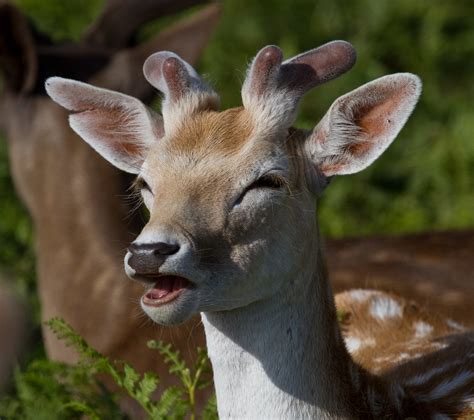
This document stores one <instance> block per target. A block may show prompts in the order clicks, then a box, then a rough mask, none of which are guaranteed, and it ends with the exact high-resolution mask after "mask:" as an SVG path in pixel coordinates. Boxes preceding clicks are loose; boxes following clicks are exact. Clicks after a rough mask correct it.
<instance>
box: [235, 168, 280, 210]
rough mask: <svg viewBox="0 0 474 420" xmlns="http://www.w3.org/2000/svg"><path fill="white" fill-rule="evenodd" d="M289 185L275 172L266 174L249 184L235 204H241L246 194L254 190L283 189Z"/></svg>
mask: <svg viewBox="0 0 474 420" xmlns="http://www.w3.org/2000/svg"><path fill="white" fill-rule="evenodd" d="M286 185H287V182H286V180H285V179H284V178H282V177H281V176H278V175H274V174H266V175H263V176H261V177H260V178H258V179H257V180H256V181H254V182H252V183H251V184H250V185H248V186H247V187H246V188H245V189H244V190H243V191H242V194H240V196H239V198H238V199H237V200H236V201H235V203H234V206H236V205H239V204H240V203H241V202H242V200H243V199H244V197H245V195H246V194H247V193H248V192H249V191H252V190H260V189H261V190H264V189H267V190H281V189H282V188H283V187H285V186H286Z"/></svg>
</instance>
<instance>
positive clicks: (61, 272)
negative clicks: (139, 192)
mask: <svg viewBox="0 0 474 420" xmlns="http://www.w3.org/2000/svg"><path fill="white" fill-rule="evenodd" d="M199 3H204V2H203V1H202V0H191V1H190V0H186V1H173V2H168V1H153V2H140V4H137V2H135V1H123V0H119V1H116V0H108V1H106V2H104V9H103V10H102V12H101V14H100V15H99V16H98V18H97V20H96V21H95V22H93V23H92V24H91V25H90V27H89V28H88V29H87V30H86V32H85V33H84V35H83V36H82V38H81V40H80V41H78V42H77V43H68V44H66V45H63V44H55V43H53V42H52V41H51V40H49V39H48V38H47V37H46V36H45V35H44V34H40V33H39V32H38V30H37V29H36V28H34V27H32V26H31V24H30V23H29V22H28V20H27V19H26V17H25V16H24V15H23V13H21V12H20V11H19V10H18V9H17V8H16V7H14V6H13V5H11V4H9V3H4V2H0V68H1V70H2V73H3V74H2V76H3V80H2V81H3V86H2V87H3V89H2V92H1V95H0V130H1V131H2V134H3V133H4V134H5V138H6V140H7V146H8V152H9V160H10V168H11V172H12V178H13V181H14V184H15V188H16V191H17V192H18V194H19V196H20V198H21V200H22V202H23V203H24V205H25V207H26V209H27V210H28V212H29V214H30V216H31V219H32V222H33V225H34V230H35V248H36V256H37V261H36V265H37V287H38V294H39V300H40V302H41V319H42V320H43V321H47V320H49V319H51V318H52V317H57V316H59V317H62V318H64V319H65V320H66V321H67V322H68V323H69V324H71V325H72V327H73V328H74V329H75V330H76V331H77V332H78V333H79V334H80V335H81V336H82V337H84V338H85V339H86V340H87V341H88V342H89V343H90V344H91V345H92V346H93V347H94V348H96V349H97V350H98V351H99V352H101V353H102V354H104V355H107V356H108V357H110V358H111V359H112V360H122V361H125V362H127V363H131V364H132V365H133V366H134V367H135V368H136V369H137V370H138V371H140V372H145V371H154V372H156V373H158V374H159V376H160V391H161V390H162V389H164V388H167V387H169V386H172V385H176V384H178V383H179V381H178V379H177V378H176V377H175V376H174V375H172V374H170V373H169V371H168V367H167V365H166V364H165V363H164V361H163V360H160V357H159V356H158V355H157V354H156V351H153V350H151V349H148V347H147V341H148V340H151V339H153V338H160V339H162V340H164V341H166V342H169V343H172V344H173V346H174V348H175V349H177V350H179V351H180V352H181V354H182V356H183V358H184V359H185V360H186V362H187V363H192V361H193V360H195V348H196V347H197V346H203V345H204V335H203V332H202V329H201V328H198V326H199V323H200V321H199V319H194V320H191V321H190V322H189V323H187V325H183V326H182V327H181V328H176V329H169V328H164V327H163V328H161V327H158V326H157V325H152V323H151V322H149V321H147V319H146V318H145V317H144V316H143V315H142V314H141V313H140V311H139V310H137V307H136V304H135V302H136V301H138V300H139V298H140V292H141V288H140V287H139V286H138V285H136V284H132V283H131V282H128V281H127V277H126V276H125V274H124V272H123V270H122V262H121V261H122V252H123V250H124V249H125V248H126V246H127V244H128V243H129V242H130V240H131V238H133V236H134V233H135V232H138V231H139V230H140V228H141V225H142V222H141V219H140V217H139V215H138V214H133V213H132V210H133V207H134V206H135V203H134V202H128V201H127V200H126V199H125V198H124V194H126V193H127V190H128V188H129V186H130V182H131V180H130V177H127V176H124V174H123V173H122V172H120V171H118V170H116V169H115V168H114V167H112V166H111V165H109V164H108V163H107V162H105V161H103V160H102V159H101V158H100V157H99V156H98V155H97V154H96V153H95V152H93V151H92V150H91V149H90V148H89V147H88V146H87V145H86V144H84V143H83V142H81V141H79V140H78V139H77V138H76V135H75V134H74V133H73V132H72V131H71V130H70V129H69V126H68V122H67V113H66V112H65V111H64V110H63V109H61V108H60V107H59V106H57V105H56V104H55V103H54V102H52V101H51V100H50V99H49V97H48V96H47V95H46V93H45V91H44V81H45V79H46V77H48V76H52V75H54V74H72V75H74V77H76V78H78V79H80V80H84V81H89V82H91V83H95V84H97V85H99V86H102V87H106V88H111V89H119V90H122V91H124V92H127V93H129V94H131V95H134V96H136V97H138V98H140V99H141V100H143V101H145V102H149V101H151V100H152V99H153V97H154V88H153V87H152V86H150V85H148V84H147V83H146V81H145V80H143V81H141V80H138V81H137V80H136V79H137V75H139V74H141V67H142V64H143V61H144V60H145V59H146V57H148V56H149V55H150V54H151V53H152V52H154V51H156V50H157V49H161V48H172V49H175V50H176V51H178V52H179V53H180V54H182V55H183V57H186V59H187V60H189V61H190V62H191V63H195V62H197V60H198V58H199V57H200V55H201V53H202V51H203V49H204V47H205V46H206V45H207V43H208V42H209V39H210V37H211V36H212V34H213V32H214V29H215V27H216V25H217V22H218V20H219V15H220V6H219V5H218V4H216V3H214V4H210V5H209V4H208V5H204V7H202V8H201V9H200V10H199V11H197V12H195V13H192V14H191V15H189V16H187V17H186V18H184V19H180V20H179V21H177V22H175V23H173V24H172V25H170V26H168V27H166V28H165V29H163V30H162V31H161V32H159V33H158V34H155V35H153V36H152V37H151V38H149V39H148V40H146V41H143V42H140V43H138V42H137V41H136V38H135V34H136V32H137V30H138V29H139V27H140V25H142V24H143V23H146V22H148V21H150V20H153V19H156V18H157V17H160V16H166V15H169V14H173V13H176V12H177V11H180V10H182V9H184V8H186V7H188V6H191V5H196V4H199ZM119 22H120V24H118V23H119ZM2 140H3V139H2ZM98 179H99V181H98ZM99 250H102V251H100V252H99ZM111 286H113V290H112V289H110V287H111ZM0 293H2V290H1V289H0ZM11 295H12V294H11V293H7V289H5V294H4V296H5V300H6V299H7V297H8V296H11ZM2 299H3V297H2ZM12 301H13V299H12ZM106 302H108V304H106ZM110 305H112V306H113V309H112V308H111V306H110ZM6 308H7V307H5V310H6ZM1 312H2V313H1V314H0V318H1V319H0V322H4V323H5V325H6V324H7V322H8V325H10V327H8V328H7V330H11V331H12V332H13V331H14V330H15V328H16V327H15V325H17V324H18V322H13V320H12V317H10V316H7V314H5V315H4V311H3V309H2V311H1ZM25 312H26V309H25ZM86 313H87V314H88V316H84V314H86ZM10 321H11V322H10ZM42 333H43V339H44V345H45V350H46V355H47V356H48V358H50V359H52V360H55V361H59V362H65V363H70V364H73V363H75V362H77V360H78V355H77V353H76V352H75V351H74V350H73V349H72V348H70V347H67V346H66V345H65V344H64V343H63V342H62V341H61V340H58V339H57V338H56V336H55V335H54V334H53V333H52V331H50V330H49V328H47V327H46V326H44V325H42ZM137 348H139V349H140V351H138V352H137ZM4 356H5V357H4ZM6 356H7V353H6V352H5V353H3V352H2V354H1V355H0V359H1V360H0V364H2V363H4V364H5V365H8V366H10V368H11V363H12V361H13V360H12V358H11V357H10V356H8V357H6ZM3 359H5V361H4V362H3ZM107 385H109V386H110V387H111V388H112V385H113V384H112V383H110V384H107ZM112 390H113V391H116V389H114V388H112ZM117 391H118V390H117ZM200 398H201V397H200ZM202 398H205V396H203V397H202Z"/></svg>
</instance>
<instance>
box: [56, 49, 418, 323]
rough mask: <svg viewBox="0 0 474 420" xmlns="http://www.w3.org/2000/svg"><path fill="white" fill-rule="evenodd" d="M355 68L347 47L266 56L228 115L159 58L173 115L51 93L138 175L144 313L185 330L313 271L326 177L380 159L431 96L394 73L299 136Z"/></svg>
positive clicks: (157, 82) (108, 99) (136, 250)
mask: <svg viewBox="0 0 474 420" xmlns="http://www.w3.org/2000/svg"><path fill="white" fill-rule="evenodd" d="M354 59H355V55H354V51H353V49H352V47H351V46H350V45H349V44H347V43H345V42H342V41H337V42H333V43H329V44H326V45H324V46H322V47H320V48H318V49H315V50H311V51H309V52H307V53H305V54H302V55H299V56H296V57H294V58H292V59H290V60H287V61H285V62H282V55H281V51H280V50H279V49H278V48H277V47H274V46H269V47H266V48H264V49H263V50H261V51H260V53H259V54H258V55H257V56H256V58H255V59H254V61H253V63H252V65H251V67H250V70H249V73H248V76H247V79H246V81H245V83H244V86H243V90H242V97H243V104H244V106H243V107H242V108H236V109H230V110H227V111H223V112H217V111H216V110H217V107H218V99H217V96H216V94H215V93H214V92H212V91H211V90H210V89H209V88H208V87H207V86H206V85H205V84H204V83H203V82H202V81H201V79H200V78H199V76H198V75H197V74H196V72H195V71H194V69H192V67H191V66H189V64H187V63H186V62H184V61H183V60H181V59H180V58H178V57H177V56H175V55H174V54H172V53H167V52H164V53H156V54H154V55H152V56H151V57H150V58H149V59H148V60H147V61H146V62H145V66H144V73H145V77H146V78H147V79H148V81H149V82H150V83H151V84H152V85H154V86H155V87H157V88H158V89H160V90H161V91H162V92H163V93H164V94H165V100H164V103H163V107H162V111H163V117H161V116H159V115H157V114H155V113H154V112H153V111H151V110H149V109H147V108H146V107H145V106H144V105H143V104H142V103H141V102H139V101H138V100H136V99H134V98H131V97H128V96H125V95H122V94H119V93H117V92H111V91H107V90H104V89H99V88H95V87H93V86H90V85H86V84H83V83H80V82H74V81H70V80H65V79H60V78H53V79H50V80H49V81H48V82H47V90H48V93H49V94H50V96H52V98H53V99H55V100H56V101H57V102H59V103H60V104H61V105H63V106H64V107H66V108H68V109H70V110H73V111H75V113H74V114H72V115H71V117H70V124H71V126H72V128H73V129H74V130H75V131H76V132H77V133H78V134H79V135H81V136H82V137H83V138H84V140H86V141H87V142H88V143H89V144H90V145H91V146H92V147H94V148H95V149H96V150H97V151H98V152H99V153H100V154H101V155H102V156H104V157H105V158H106V159H108V160H109V161H110V162H111V163H113V164H115V165H116V166H117V167H119V168H121V169H123V170H126V171H128V172H132V173H135V174H137V181H136V184H137V187H138V188H139V189H140V192H141V194H142V196H143V199H144V202H145V204H146V206H147V207H148V209H149V211H150V219H149V221H148V223H147V224H146V226H145V227H144V229H143V231H142V232H141V233H140V235H139V236H138V237H137V239H136V240H135V241H134V242H133V243H132V244H131V245H130V247H129V249H128V252H127V254H126V256H125V270H126V272H127V274H128V275H129V277H131V278H132V279H136V280H140V281H142V282H144V283H145V284H146V285H147V292H146V293H145V295H144V296H143V298H142V300H141V305H142V308H143V309H144V310H145V312H146V313H147V314H148V315H149V316H150V317H151V318H152V319H153V320H155V321H157V322H159V323H165V324H168V323H177V322H182V321H184V320H186V319H188V318H190V317H191V316H192V315H194V314H196V313H197V312H201V311H221V310H228V309H234V308H237V307H240V306H245V305H248V304H250V303H252V302H255V301H257V300H262V299H265V298H268V297H269V296H271V295H272V294H275V293H278V292H280V291H282V290H284V288H285V287H289V286H288V283H289V282H291V279H292V278H295V277H296V276H295V275H294V274H295V273H296V272H297V271H298V270H301V268H302V267H304V265H305V264H308V263H309V262H308V261H307V260H308V258H309V256H308V255H307V248H308V244H310V243H312V242H314V241H317V226H316V218H315V215H314V212H315V197H316V196H317V195H318V194H319V193H320V192H321V191H322V189H323V188H324V186H325V185H326V184H327V180H328V178H329V177H331V176H334V175H340V174H341V175H342V174H348V173H353V172H357V171H359V170H361V169H363V168H365V167H366V166H368V165H369V164H370V163H371V162H373V161H374V160H375V159H376V158H377V157H378V156H379V155H380V154H381V153H382V152H383V151H384V150H385V148H386V147H388V145H389V144H390V143H391V141H392V140H393V139H394V138H395V136H396V135H397V134H398V132H399V130H400V129H401V128H402V126H403V124H404V123H405V121H406V120H407V118H408V116H409V114H410V113H411V111H412V110H413V108H414V105H415V103H416V101H417V98H418V96H419V92H420V83H419V79H418V78H417V77H416V76H413V75H410V74H398V75H392V76H386V77H384V78H381V79H378V80H376V81H374V82H371V83H369V84H367V85H364V86H362V87H361V88H359V89H356V90H355V91H353V92H350V93H349V94H347V95H344V96H342V97H341V98H339V99H338V100H336V101H335V102H334V104H333V105H332V106H331V108H330V109H329V111H328V113H327V114H326V115H325V117H324V118H323V119H322V120H321V122H320V123H319V124H318V125H317V126H316V127H315V129H314V130H312V131H311V132H303V131H301V130H295V129H293V128H291V124H292V123H293V121H294V118H295V112H296V107H297V103H298V101H299V99H300V98H301V96H302V95H303V93H304V92H306V91H307V90H309V89H310V88H312V87H314V86H316V85H318V84H320V83H322V82H324V81H327V80H330V79H331V78H333V77H336V76H337V75H339V74H341V73H343V72H344V71H346V70H348V69H349V68H350V67H351V66H352V64H353V63H354ZM305 261H306V262H305ZM294 286H295V285H292V287H294ZM296 286H298V285H296Z"/></svg>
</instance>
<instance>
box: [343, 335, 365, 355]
mask: <svg viewBox="0 0 474 420" xmlns="http://www.w3.org/2000/svg"><path fill="white" fill-rule="evenodd" d="M345 342H346V347H347V351H348V352H349V353H355V352H356V351H358V350H359V349H360V348H361V346H362V342H361V340H360V339H359V338H357V337H346V339H345Z"/></svg>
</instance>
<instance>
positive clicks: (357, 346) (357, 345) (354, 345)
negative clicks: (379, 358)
mask: <svg viewBox="0 0 474 420" xmlns="http://www.w3.org/2000/svg"><path fill="white" fill-rule="evenodd" d="M344 341H345V343H346V347H347V350H348V351H349V353H355V352H357V351H359V350H361V349H363V348H365V347H375V344H376V343H375V339H374V338H373V337H369V338H364V339H361V338H358V337H351V336H349V337H346V338H345V339H344Z"/></svg>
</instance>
